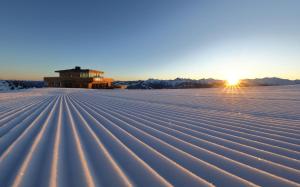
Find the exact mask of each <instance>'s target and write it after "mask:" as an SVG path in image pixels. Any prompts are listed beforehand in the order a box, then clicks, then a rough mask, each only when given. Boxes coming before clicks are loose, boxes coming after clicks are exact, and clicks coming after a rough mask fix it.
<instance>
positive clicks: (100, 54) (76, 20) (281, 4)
mask: <svg viewBox="0 0 300 187" xmlns="http://www.w3.org/2000/svg"><path fill="white" fill-rule="evenodd" d="M299 10H300V1H299V0H226V1H225V0H126V1H124V0H106V1H101V0H26V1H24V0H20V1H18V0H1V1H0V79H26V80H42V79H43V77H44V76H57V75H56V73H54V71H55V70H59V69H70V68H73V67H74V66H81V67H82V68H90V69H96V70H102V71H104V72H105V76H106V77H112V78H114V79H115V80H137V79H148V78H157V79H174V78H177V77H180V78H192V79H201V78H216V79H226V77H228V76H230V75H232V74H234V75H236V76H238V77H240V78H262V77H281V78H289V79H300V11H299Z"/></svg>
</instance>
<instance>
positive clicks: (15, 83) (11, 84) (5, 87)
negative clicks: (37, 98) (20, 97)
mask: <svg viewBox="0 0 300 187" xmlns="http://www.w3.org/2000/svg"><path fill="white" fill-rule="evenodd" d="M42 87H44V82H43V81H28V80H0V91H10V90H20V89H26V88H42Z"/></svg>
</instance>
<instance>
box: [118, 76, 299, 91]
mask: <svg viewBox="0 0 300 187" xmlns="http://www.w3.org/2000/svg"><path fill="white" fill-rule="evenodd" d="M114 84H115V85H127V89H181V88H215V87H224V86H225V84H226V81H224V80H218V79H199V80H195V79H186V78H176V79H174V80H160V79H148V80H138V81H116V82H115V83H114ZM294 84H300V80H289V79H281V78H277V77H266V78H260V79H258V78H257V79H243V80H241V81H240V86H242V87H247V86H279V85H294Z"/></svg>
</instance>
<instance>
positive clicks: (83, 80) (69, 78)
mask: <svg viewBox="0 0 300 187" xmlns="http://www.w3.org/2000/svg"><path fill="white" fill-rule="evenodd" d="M55 72H57V73H59V77H44V81H45V85H46V86H47V87H61V88H94V89H97V88H111V87H112V82H113V79H111V78H104V77H103V74H104V72H103V71H97V70H91V69H81V68H80V67H78V66H76V67H75V68H74V69H66V70H57V71H55Z"/></svg>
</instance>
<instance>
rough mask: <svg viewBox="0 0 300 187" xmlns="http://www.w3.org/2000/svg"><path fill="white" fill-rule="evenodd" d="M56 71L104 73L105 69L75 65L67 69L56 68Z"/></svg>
mask: <svg viewBox="0 0 300 187" xmlns="http://www.w3.org/2000/svg"><path fill="white" fill-rule="evenodd" d="M55 72H57V73H60V72H92V73H104V72H103V71H98V70H93V69H81V68H80V67H75V68H73V69H65V70H56V71H55Z"/></svg>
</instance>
